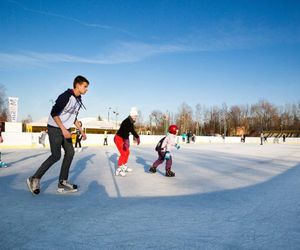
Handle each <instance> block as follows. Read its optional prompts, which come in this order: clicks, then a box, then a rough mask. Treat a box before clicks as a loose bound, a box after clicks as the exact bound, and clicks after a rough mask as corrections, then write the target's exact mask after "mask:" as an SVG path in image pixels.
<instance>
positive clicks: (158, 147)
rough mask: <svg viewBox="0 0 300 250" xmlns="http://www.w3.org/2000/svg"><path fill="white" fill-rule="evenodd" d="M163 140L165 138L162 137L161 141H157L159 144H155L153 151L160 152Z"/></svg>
mask: <svg viewBox="0 0 300 250" xmlns="http://www.w3.org/2000/svg"><path fill="white" fill-rule="evenodd" d="M165 138H166V136H165V137H163V138H161V139H160V140H159V142H158V143H157V144H156V147H155V150H156V151H160V150H161V145H162V143H163V141H164V139H165Z"/></svg>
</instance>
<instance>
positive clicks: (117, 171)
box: [116, 167, 126, 176]
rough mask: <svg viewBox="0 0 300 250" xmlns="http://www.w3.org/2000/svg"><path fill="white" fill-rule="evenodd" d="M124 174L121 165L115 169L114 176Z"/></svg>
mask: <svg viewBox="0 0 300 250" xmlns="http://www.w3.org/2000/svg"><path fill="white" fill-rule="evenodd" d="M119 175H120V176H125V175H126V174H125V171H124V168H123V167H122V168H121V167H118V168H117V170H116V176H119Z"/></svg>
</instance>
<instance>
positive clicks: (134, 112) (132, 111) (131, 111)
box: [130, 107, 139, 116]
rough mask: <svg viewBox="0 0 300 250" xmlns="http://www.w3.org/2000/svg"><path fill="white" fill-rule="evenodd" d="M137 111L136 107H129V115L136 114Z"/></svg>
mask: <svg viewBox="0 0 300 250" xmlns="http://www.w3.org/2000/svg"><path fill="white" fill-rule="evenodd" d="M138 115H139V114H138V111H137V108H136V107H132V108H131V109H130V116H138Z"/></svg>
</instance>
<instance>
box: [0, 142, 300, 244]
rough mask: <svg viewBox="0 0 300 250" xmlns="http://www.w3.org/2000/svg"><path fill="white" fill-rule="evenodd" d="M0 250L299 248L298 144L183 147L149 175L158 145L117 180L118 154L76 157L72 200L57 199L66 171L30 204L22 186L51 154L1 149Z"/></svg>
mask: <svg viewBox="0 0 300 250" xmlns="http://www.w3.org/2000/svg"><path fill="white" fill-rule="evenodd" d="M1 151H2V160H3V161H6V162H7V163H9V167H8V168H5V169H0V197H1V206H0V222H1V223H0V225H1V226H0V246H1V249H285V250H286V249H300V146H299V145H283V144H279V145H276V144H267V145H263V146H261V145H255V144H202V145H192V144H191V145H182V147H181V149H180V150H178V151H176V150H174V151H173V152H172V155H173V168H172V170H173V171H174V172H175V173H176V177H175V178H167V177H165V176H164V172H165V171H164V165H161V166H160V167H159V170H158V172H157V173H156V174H150V173H148V169H149V167H150V166H151V164H152V162H153V161H154V160H155V159H156V157H157V156H156V152H155V151H154V149H153V146H150V145H147V146H143V145H140V146H133V147H131V156H130V160H129V163H128V165H129V166H130V167H131V168H133V170H134V172H133V173H128V174H127V176H126V177H119V176H114V170H115V166H116V162H117V158H118V152H117V150H116V148H115V147H114V146H108V147H98V148H97V147H88V148H84V149H83V151H82V152H80V153H76V155H75V157H74V160H73V163H72V166H71V170H70V178H69V179H70V181H72V182H74V183H76V184H78V185H79V192H78V193H75V194H68V195H63V194H57V193H56V188H57V178H58V174H59V171H60V164H61V162H58V163H57V164H55V165H53V167H52V168H50V169H49V171H48V172H47V173H46V174H45V176H44V177H43V179H42V183H41V193H40V195H38V196H32V195H31V193H30V192H29V191H28V189H27V186H26V178H27V177H28V176H30V175H31V174H33V173H34V171H35V170H36V169H37V168H38V167H39V165H40V164H41V163H42V162H43V161H44V160H45V159H46V158H47V157H48V156H49V149H30V150H29V149H26V150H25V149H15V150H13V149H2V150H1Z"/></svg>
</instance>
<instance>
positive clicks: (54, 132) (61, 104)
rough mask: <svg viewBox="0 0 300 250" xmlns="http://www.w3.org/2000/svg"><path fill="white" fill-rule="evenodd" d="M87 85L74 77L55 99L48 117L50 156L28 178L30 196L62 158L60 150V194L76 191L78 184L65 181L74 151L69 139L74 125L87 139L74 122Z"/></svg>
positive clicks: (82, 79) (76, 121)
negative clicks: (62, 154) (70, 84)
mask: <svg viewBox="0 0 300 250" xmlns="http://www.w3.org/2000/svg"><path fill="white" fill-rule="evenodd" d="M88 86H89V81H88V80H87V79H86V78H84V77H83V76H77V77H76V78H75V79H74V82H73V89H68V90H66V91H65V92H64V93H62V94H61V95H60V96H58V98H57V100H56V102H55V105H54V106H53V107H52V110H51V114H50V115H49V118H48V125H47V127H48V135H49V142H50V149H51V155H50V156H49V157H48V159H47V160H45V161H44V162H43V163H42V165H41V166H40V167H39V169H38V170H37V171H36V172H35V173H34V174H33V175H32V176H31V177H29V178H28V179H27V185H28V188H29V190H30V191H31V192H32V193H33V194H39V193H40V180H41V178H42V177H43V175H44V174H45V173H46V172H47V170H48V169H49V168H50V167H51V166H52V165H53V164H54V163H55V162H57V161H59V159H60V158H61V147H63V149H64V151H65V155H64V158H63V161H62V165H61V170H60V174H59V180H58V189H57V191H58V192H59V193H71V192H77V185H75V184H71V183H70V182H69V181H68V177H69V169H70V166H71V163H72V160H73V156H74V148H73V144H72V139H71V136H72V134H71V129H70V128H71V126H72V125H73V124H75V126H76V127H77V128H78V130H79V131H80V133H81V135H82V139H83V140H85V139H86V135H85V134H84V133H83V131H82V128H81V126H80V124H79V121H78V120H77V116H78V113H79V110H80V109H81V108H82V107H84V105H83V103H82V101H81V95H84V94H85V93H86V92H87V90H88Z"/></svg>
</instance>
